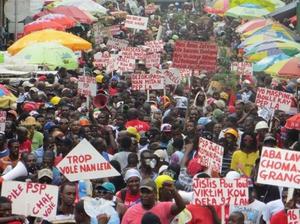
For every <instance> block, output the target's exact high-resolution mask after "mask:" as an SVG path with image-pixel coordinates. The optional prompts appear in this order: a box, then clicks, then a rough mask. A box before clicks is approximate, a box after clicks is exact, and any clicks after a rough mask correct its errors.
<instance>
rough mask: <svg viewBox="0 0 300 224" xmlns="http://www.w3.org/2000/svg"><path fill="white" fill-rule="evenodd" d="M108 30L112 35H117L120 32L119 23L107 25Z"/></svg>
mask: <svg viewBox="0 0 300 224" xmlns="http://www.w3.org/2000/svg"><path fill="white" fill-rule="evenodd" d="M109 32H110V34H111V35H112V36H115V35H118V34H119V33H120V32H121V27H120V25H113V26H110V27H109Z"/></svg>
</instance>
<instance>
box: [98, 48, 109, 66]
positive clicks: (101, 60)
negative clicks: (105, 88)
mask: <svg viewBox="0 0 300 224" xmlns="http://www.w3.org/2000/svg"><path fill="white" fill-rule="evenodd" d="M109 58H110V53H109V52H108V51H105V52H103V53H102V52H97V53H96V54H94V66H95V67H97V68H100V69H102V68H104V67H106V66H107V65H108V62H109Z"/></svg>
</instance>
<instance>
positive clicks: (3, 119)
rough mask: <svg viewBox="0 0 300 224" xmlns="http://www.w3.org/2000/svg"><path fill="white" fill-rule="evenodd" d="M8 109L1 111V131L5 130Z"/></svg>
mask: <svg viewBox="0 0 300 224" xmlns="http://www.w3.org/2000/svg"><path fill="white" fill-rule="evenodd" d="M5 121H6V111H0V131H2V132H5Z"/></svg>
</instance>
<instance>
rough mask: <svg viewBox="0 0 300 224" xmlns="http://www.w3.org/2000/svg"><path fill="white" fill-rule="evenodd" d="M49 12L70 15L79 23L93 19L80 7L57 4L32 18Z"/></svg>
mask: <svg viewBox="0 0 300 224" xmlns="http://www.w3.org/2000/svg"><path fill="white" fill-rule="evenodd" d="M50 13H57V14H64V15H66V16H68V17H72V18H73V19H75V20H77V21H78V22H80V23H85V24H91V23H93V22H94V20H93V19H92V18H91V17H90V16H88V14H87V13H86V12H84V11H82V10H81V9H79V8H77V7H75V6H58V7H55V8H53V9H49V10H44V11H42V12H40V13H38V14H36V15H34V16H33V18H34V19H37V18H39V17H41V16H44V15H47V14H50Z"/></svg>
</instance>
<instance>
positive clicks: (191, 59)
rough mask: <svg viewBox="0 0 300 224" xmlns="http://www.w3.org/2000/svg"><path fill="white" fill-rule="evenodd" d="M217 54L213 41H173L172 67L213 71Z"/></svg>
mask: <svg viewBox="0 0 300 224" xmlns="http://www.w3.org/2000/svg"><path fill="white" fill-rule="evenodd" d="M217 54H218V48H217V45H216V44H215V43H209V42H200V41H181V40H179V41H176V42H175V50H174V53H173V66H172V67H175V68H188V69H194V70H206V71H208V72H214V71H216V68H217Z"/></svg>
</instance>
